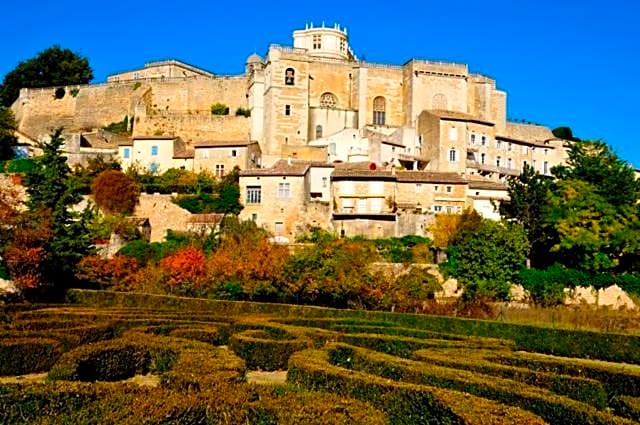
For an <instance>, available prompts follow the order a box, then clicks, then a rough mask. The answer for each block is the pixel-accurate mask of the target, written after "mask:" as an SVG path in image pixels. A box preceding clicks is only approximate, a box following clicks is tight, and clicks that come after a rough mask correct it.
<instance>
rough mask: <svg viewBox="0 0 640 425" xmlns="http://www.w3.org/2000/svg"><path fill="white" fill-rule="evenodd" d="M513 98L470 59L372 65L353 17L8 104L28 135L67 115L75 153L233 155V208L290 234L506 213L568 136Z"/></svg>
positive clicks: (559, 159)
mask: <svg viewBox="0 0 640 425" xmlns="http://www.w3.org/2000/svg"><path fill="white" fill-rule="evenodd" d="M506 96H507V94H506V92H505V91H502V90H499V89H498V88H497V86H496V81H494V80H493V79H491V78H489V77H487V76H484V75H480V74H474V73H470V72H469V69H468V66H467V65H465V64H457V63H448V62H433V61H425V60H418V59H411V60H409V61H407V62H406V63H404V64H403V65H391V64H379V63H370V62H365V61H363V60H359V59H358V58H357V56H356V54H355V53H354V51H353V50H352V48H351V47H350V45H349V38H348V32H347V29H346V28H341V27H340V26H338V25H334V26H333V27H325V26H322V27H314V26H313V25H306V26H305V28H304V29H301V30H297V31H294V32H293V46H292V47H291V46H279V45H271V46H269V48H268V50H267V53H266V55H265V56H264V57H261V56H259V55H257V54H252V55H251V56H249V57H248V58H247V61H246V65H245V72H244V73H243V74H241V75H233V76H221V75H217V74H215V73H212V72H209V71H205V70H203V69H200V68H198V67H196V66H192V65H189V64H186V63H183V62H180V61H178V60H165V61H159V62H151V63H147V64H145V65H144V67H142V68H140V69H135V70H130V71H126V72H120V73H116V74H113V75H110V76H109V77H108V78H107V82H106V83H103V84H90V85H82V86H67V87H51V88H44V89H22V90H21V91H20V96H19V98H18V99H17V100H16V101H15V103H14V104H13V106H12V110H13V112H14V114H15V117H16V120H17V123H18V130H19V131H18V134H19V136H20V141H21V143H22V144H24V145H25V146H29V145H33V144H34V142H36V141H38V140H43V139H44V138H46V137H48V135H49V134H50V133H51V130H52V129H53V128H56V127H60V126H63V127H64V130H65V133H64V137H65V141H66V143H65V152H66V155H67V156H68V158H69V161H70V163H71V164H85V163H86V162H87V161H88V159H89V158H94V157H98V156H102V157H105V158H116V159H118V160H119V161H120V162H121V164H122V168H123V169H127V167H129V166H135V167H138V169H140V170H148V171H150V172H157V173H160V172H163V171H166V170H167V169H170V168H183V169H187V170H193V171H196V172H198V171H202V170H209V171H211V172H212V173H213V174H215V175H216V176H218V177H221V176H224V175H225V174H226V173H228V172H229V171H231V170H232V169H234V167H236V166H237V167H239V168H240V169H241V173H240V182H239V185H240V191H241V195H240V196H241V202H242V204H243V205H244V208H243V210H242V212H241V214H240V218H241V219H250V220H254V221H255V222H256V223H257V224H258V225H260V226H263V227H265V228H266V229H267V230H269V231H270V232H271V233H273V234H274V235H275V236H276V237H278V238H280V239H281V240H283V241H293V239H295V237H296V236H297V235H299V234H301V233H304V232H307V231H308V230H309V228H311V227H320V228H324V229H327V230H330V231H332V232H334V233H337V234H340V235H345V236H353V235H364V236H367V237H372V238H377V237H391V236H402V235H407V234H417V235H426V234H427V232H428V227H429V225H430V223H431V222H432V221H433V219H434V217H435V215H436V214H438V213H460V212H462V211H463V209H465V208H467V207H473V208H474V209H476V210H477V211H478V212H479V213H480V214H481V215H482V216H484V217H486V218H492V219H499V218H500V216H499V214H498V211H497V206H498V204H499V202H500V201H502V200H504V199H506V198H507V190H506V185H505V179H506V178H507V177H508V176H515V175H519V174H520V172H521V170H522V168H523V167H524V166H525V165H526V164H528V165H531V166H533V167H534V168H535V169H536V170H537V171H538V172H539V173H541V174H543V175H548V174H550V170H551V168H552V167H553V166H555V165H558V164H561V163H563V161H564V160H565V158H566V152H567V148H568V143H569V142H568V141H566V140H562V139H558V138H556V137H554V135H553V134H552V132H551V130H550V129H548V128H546V127H542V126H538V125H531V124H523V123H514V122H509V121H508V120H507V118H506V117H507V110H506V103H507V102H506ZM113 124H119V125H120V127H121V128H122V127H123V126H124V131H120V132H115V131H110V130H109V129H110V128H112V127H113ZM147 196H153V195H147ZM144 199H147V198H144ZM151 205H153V206H154V207H155V205H156V203H152V204H151ZM154 207H149V208H154ZM137 214H142V215H143V216H144V215H149V211H144V210H143V211H140V212H138V213H137Z"/></svg>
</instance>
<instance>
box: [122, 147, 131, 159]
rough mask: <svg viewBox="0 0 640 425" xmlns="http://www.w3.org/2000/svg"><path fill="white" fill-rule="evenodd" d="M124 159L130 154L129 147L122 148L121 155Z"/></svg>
mask: <svg viewBox="0 0 640 425" xmlns="http://www.w3.org/2000/svg"><path fill="white" fill-rule="evenodd" d="M122 156H123V157H124V158H125V159H129V157H130V156H131V149H130V148H124V152H123V155H122Z"/></svg>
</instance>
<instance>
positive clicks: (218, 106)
mask: <svg viewBox="0 0 640 425" xmlns="http://www.w3.org/2000/svg"><path fill="white" fill-rule="evenodd" d="M211 115H229V107H228V106H227V105H225V104H224V103H214V104H212V105H211Z"/></svg>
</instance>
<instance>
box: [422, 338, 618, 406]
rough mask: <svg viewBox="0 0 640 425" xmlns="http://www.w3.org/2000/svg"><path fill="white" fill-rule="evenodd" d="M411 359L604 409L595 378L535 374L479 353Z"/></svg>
mask: <svg viewBox="0 0 640 425" xmlns="http://www.w3.org/2000/svg"><path fill="white" fill-rule="evenodd" d="M412 357H413V358H414V359H415V360H419V361H423V362H428V363H429V364H432V365H437V366H444V367H449V368H454V369H461V370H467V371H471V372H476V373H479V374H482V375H491V376H495V377H498V378H505V379H510V380H513V381H516V382H521V383H523V384H526V385H532V386H534V387H541V388H545V389H548V390H549V391H552V392H554V393H556V394H559V395H564V396H567V397H569V398H572V399H574V400H577V401H582V402H584V403H587V404H591V405H592V406H594V407H597V408H606V407H607V399H608V398H607V393H606V391H605V389H604V386H603V385H602V383H600V382H599V381H597V380H595V379H588V378H581V377H575V376H569V375H561V374H555V373H548V372H537V371H532V370H529V369H527V368H525V367H515V366H505V365H502V364H499V363H493V362H490V361H488V360H485V358H484V352H483V351H481V350H464V349H457V350H441V349H426V350H418V351H416V352H414V353H413V356H412Z"/></svg>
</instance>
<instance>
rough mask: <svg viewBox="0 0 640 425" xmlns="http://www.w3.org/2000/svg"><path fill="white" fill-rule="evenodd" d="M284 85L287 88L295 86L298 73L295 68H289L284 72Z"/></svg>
mask: <svg viewBox="0 0 640 425" xmlns="http://www.w3.org/2000/svg"><path fill="white" fill-rule="evenodd" d="M284 84H285V85H286V86H294V85H295V84H296V71H295V69H293V68H287V70H286V71H285V72H284Z"/></svg>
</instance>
